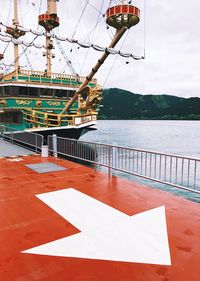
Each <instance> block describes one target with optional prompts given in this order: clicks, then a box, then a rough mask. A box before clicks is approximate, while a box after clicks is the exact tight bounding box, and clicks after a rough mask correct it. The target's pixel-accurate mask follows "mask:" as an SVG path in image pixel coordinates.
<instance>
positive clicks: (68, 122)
mask: <svg viewBox="0 0 200 281" xmlns="http://www.w3.org/2000/svg"><path fill="white" fill-rule="evenodd" d="M23 113H24V117H23V119H24V120H25V121H26V122H27V123H28V124H31V125H32V127H60V126H79V125H81V124H85V123H88V122H91V121H96V119H97V117H96V116H97V113H94V112H93V113H85V114H80V115H77V114H61V115H60V114H58V113H49V112H45V111H39V110H34V109H24V110H23ZM77 120H78V122H77Z"/></svg>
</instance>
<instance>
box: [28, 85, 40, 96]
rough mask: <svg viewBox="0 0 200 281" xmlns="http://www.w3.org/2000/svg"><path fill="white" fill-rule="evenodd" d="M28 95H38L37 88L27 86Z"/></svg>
mask: <svg viewBox="0 0 200 281" xmlns="http://www.w3.org/2000/svg"><path fill="white" fill-rule="evenodd" d="M28 95H29V96H30V97H38V88H32V87H30V88H28Z"/></svg>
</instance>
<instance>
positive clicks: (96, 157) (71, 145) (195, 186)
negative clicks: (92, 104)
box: [48, 136, 200, 194]
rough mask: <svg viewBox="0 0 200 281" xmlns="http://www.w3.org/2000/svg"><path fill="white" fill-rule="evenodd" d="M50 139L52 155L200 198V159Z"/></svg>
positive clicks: (58, 138)
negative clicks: (155, 183)
mask: <svg viewBox="0 0 200 281" xmlns="http://www.w3.org/2000/svg"><path fill="white" fill-rule="evenodd" d="M53 139H55V138H53V137H52V136H49V137H48V145H49V151H50V152H52V153H55V149H56V154H58V155H59V154H60V155H63V156H66V157H70V159H71V158H72V159H79V160H83V161H86V162H88V163H92V164H93V165H95V167H106V168H107V169H108V173H109V174H111V173H112V171H119V172H123V173H127V174H131V175H134V176H138V177H141V178H144V179H148V180H153V181H155V182H158V183H162V184H167V185H170V186H173V187H177V188H180V189H184V190H187V191H192V192H195V193H198V194H200V159H196V158H191V157H185V156H180V155H173V154H166V153H161V152H156V151H149V150H141V149H135V148H128V147H121V146H116V145H108V144H100V143H92V142H86V141H80V140H73V139H66V138H60V137H57V138H56V148H55V143H54V141H53Z"/></svg>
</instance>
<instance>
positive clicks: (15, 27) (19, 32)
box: [6, 0, 25, 73]
mask: <svg viewBox="0 0 200 281" xmlns="http://www.w3.org/2000/svg"><path fill="white" fill-rule="evenodd" d="M12 22H13V25H12V26H8V27H7V28H6V32H7V33H8V34H10V35H11V36H12V37H13V38H14V39H18V38H19V37H21V36H23V35H25V31H23V30H21V29H20V30H19V29H18V27H19V20H18V9H17V0H14V19H13V21H12ZM14 65H15V71H16V73H17V72H18V70H19V46H18V44H15V43H14Z"/></svg>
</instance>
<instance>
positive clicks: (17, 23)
mask: <svg viewBox="0 0 200 281" xmlns="http://www.w3.org/2000/svg"><path fill="white" fill-rule="evenodd" d="M13 25H15V27H16V28H17V27H18V26H19V21H18V10H17V0H14V19H13ZM18 57H19V46H18V45H17V44H14V59H15V70H18V69H19V59H18Z"/></svg>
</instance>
